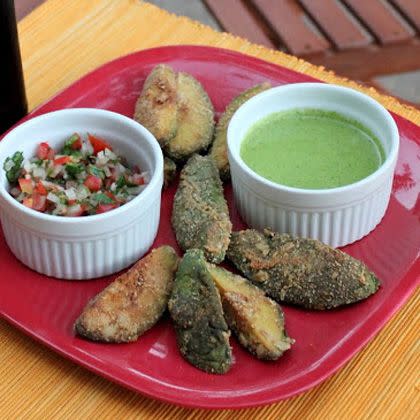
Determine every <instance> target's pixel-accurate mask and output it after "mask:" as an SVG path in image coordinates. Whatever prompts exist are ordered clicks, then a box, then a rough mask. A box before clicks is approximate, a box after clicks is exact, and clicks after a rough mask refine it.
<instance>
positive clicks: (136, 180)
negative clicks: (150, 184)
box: [130, 174, 146, 185]
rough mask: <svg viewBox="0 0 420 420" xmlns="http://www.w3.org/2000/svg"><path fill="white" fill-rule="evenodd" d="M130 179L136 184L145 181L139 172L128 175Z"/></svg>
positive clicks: (142, 183)
mask: <svg viewBox="0 0 420 420" xmlns="http://www.w3.org/2000/svg"><path fill="white" fill-rule="evenodd" d="M130 181H131V182H132V183H133V184H136V185H144V184H145V183H146V182H145V180H144V177H143V176H142V175H140V174H133V175H132V176H131V177H130Z"/></svg>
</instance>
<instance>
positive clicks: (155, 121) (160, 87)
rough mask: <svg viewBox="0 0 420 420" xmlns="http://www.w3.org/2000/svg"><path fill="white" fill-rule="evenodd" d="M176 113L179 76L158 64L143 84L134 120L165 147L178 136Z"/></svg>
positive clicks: (163, 65)
mask: <svg viewBox="0 0 420 420" xmlns="http://www.w3.org/2000/svg"><path fill="white" fill-rule="evenodd" d="M177 109H178V105H177V75H176V73H175V72H174V71H173V70H172V68H171V67H169V66H167V65H165V64H159V65H158V66H156V67H155V68H154V69H153V70H152V72H151V73H150V74H149V75H148V76H147V78H146V81H145V82H144V85H143V90H142V92H141V94H140V96H139V98H138V99H137V102H136V108H135V111H134V119H135V120H136V121H137V122H139V123H140V124H142V125H144V126H145V127H146V128H147V129H148V130H149V131H150V132H151V133H152V134H153V135H154V136H155V137H156V139H157V141H158V142H159V144H160V145H161V146H164V145H165V144H166V143H168V141H169V140H170V139H172V138H173V137H174V136H175V134H176V131H177Z"/></svg>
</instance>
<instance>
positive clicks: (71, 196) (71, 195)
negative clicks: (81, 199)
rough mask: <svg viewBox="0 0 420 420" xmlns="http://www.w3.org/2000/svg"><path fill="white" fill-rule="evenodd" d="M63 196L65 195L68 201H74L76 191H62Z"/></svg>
mask: <svg viewBox="0 0 420 420" xmlns="http://www.w3.org/2000/svg"><path fill="white" fill-rule="evenodd" d="M64 194H66V197H67V198H68V199H69V200H76V198H77V196H76V191H75V189H74V188H69V189H68V190H65V191H64Z"/></svg>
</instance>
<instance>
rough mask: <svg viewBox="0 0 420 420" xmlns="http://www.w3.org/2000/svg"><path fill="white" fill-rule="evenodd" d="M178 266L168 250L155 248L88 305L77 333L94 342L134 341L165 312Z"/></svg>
mask: <svg viewBox="0 0 420 420" xmlns="http://www.w3.org/2000/svg"><path fill="white" fill-rule="evenodd" d="M177 267H178V257H177V255H176V254H175V251H174V250H173V249H172V248H171V247H169V246H162V247H160V248H157V249H154V250H153V251H152V252H151V253H150V254H149V255H147V256H146V257H144V258H143V259H141V260H140V261H138V262H137V263H136V264H135V265H134V266H133V267H132V268H131V269H130V270H128V271H127V272H126V273H124V274H122V275H121V276H119V277H118V278H117V279H116V280H115V281H114V282H112V283H111V284H110V285H109V286H108V287H106V288H105V289H104V290H103V291H102V292H100V293H99V294H98V295H97V296H95V297H94V298H93V299H92V300H91V301H90V302H89V303H88V304H87V306H86V307H85V309H84V310H83V312H82V314H81V315H80V316H79V318H78V319H77V321H76V323H75V328H76V331H77V333H78V334H80V335H81V336H83V337H86V338H89V339H90V340H95V341H106V342H116V343H119V342H129V341H135V340H137V338H138V337H139V336H140V335H141V334H143V333H144V332H145V331H147V330H148V329H149V328H151V327H152V326H153V325H154V324H155V323H156V322H157V321H158V319H159V318H160V317H161V315H162V314H163V312H164V311H165V308H166V306H167V303H168V299H169V296H170V293H171V290H172V285H173V280H174V276H175V272H176V269H177Z"/></svg>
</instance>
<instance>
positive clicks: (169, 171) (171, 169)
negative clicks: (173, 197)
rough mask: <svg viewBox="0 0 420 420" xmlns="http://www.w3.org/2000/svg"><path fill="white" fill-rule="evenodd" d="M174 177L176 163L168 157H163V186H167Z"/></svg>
mask: <svg viewBox="0 0 420 420" xmlns="http://www.w3.org/2000/svg"><path fill="white" fill-rule="evenodd" d="M175 177H176V163H175V162H174V161H173V160H171V159H169V158H168V157H166V156H165V157H164V158H163V188H168V187H169V185H171V184H172V182H173V181H174V179H175Z"/></svg>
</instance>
